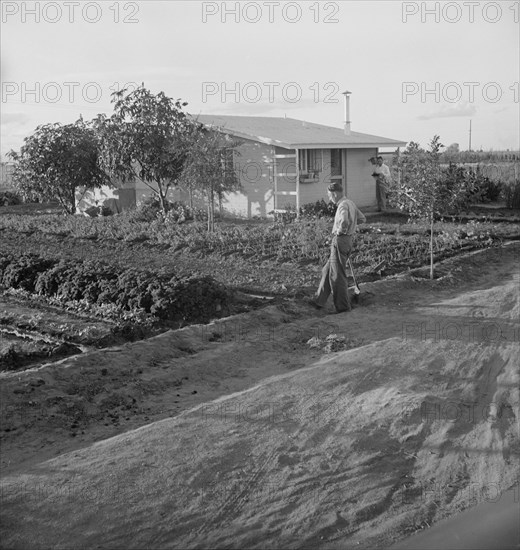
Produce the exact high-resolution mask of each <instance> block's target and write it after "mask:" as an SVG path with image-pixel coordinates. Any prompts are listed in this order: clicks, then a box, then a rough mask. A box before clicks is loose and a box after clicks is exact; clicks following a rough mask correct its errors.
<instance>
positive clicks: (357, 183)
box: [343, 149, 377, 208]
mask: <svg viewBox="0 0 520 550" xmlns="http://www.w3.org/2000/svg"><path fill="white" fill-rule="evenodd" d="M376 155H377V149H347V150H346V156H347V162H346V168H347V170H346V174H347V185H346V190H345V191H346V193H345V194H346V195H347V197H348V198H349V199H351V200H353V201H354V202H355V203H356V205H357V206H358V207H360V208H366V207H371V206H375V205H376V204H377V202H376V183H375V180H374V178H373V177H372V172H373V170H372V168H373V166H372V165H371V164H370V162H368V159H369V158H370V157H374V156H376ZM343 171H344V172H345V169H343Z"/></svg>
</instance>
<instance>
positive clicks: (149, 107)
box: [95, 85, 193, 213]
mask: <svg viewBox="0 0 520 550" xmlns="http://www.w3.org/2000/svg"><path fill="white" fill-rule="evenodd" d="M112 96H113V97H112V103H114V114H113V115H112V116H111V117H110V118H107V117H106V116H105V115H99V116H98V117H97V119H96V121H95V123H96V128H97V130H98V132H99V135H100V138H101V151H100V158H101V164H102V166H103V167H104V168H105V169H106V170H107V171H108V172H109V173H110V174H111V175H113V176H115V177H117V178H119V179H120V180H121V181H123V182H125V181H128V180H133V179H139V180H141V181H142V182H144V183H145V184H146V185H147V186H148V187H149V188H150V189H151V190H152V191H153V192H154V193H155V194H156V195H157V197H158V199H159V202H160V204H161V209H162V211H163V213H166V211H167V209H168V202H167V200H166V197H167V195H168V191H169V190H170V189H171V188H172V187H174V186H175V185H177V180H178V178H179V176H180V175H181V173H182V171H183V168H184V163H185V161H186V156H187V154H188V149H189V138H190V137H191V136H192V135H193V121H192V120H191V119H190V118H189V117H188V115H187V114H186V113H184V112H183V111H182V108H183V107H184V106H186V105H187V103H181V102H180V100H176V101H174V100H173V99H171V98H169V97H167V96H166V95H165V94H164V92H160V93H158V94H157V95H154V94H152V93H151V92H150V91H149V90H147V89H146V88H145V87H144V85H142V86H140V87H139V88H137V89H136V90H134V91H133V92H130V93H127V91H126V90H121V91H119V92H115V93H113V94H112Z"/></svg>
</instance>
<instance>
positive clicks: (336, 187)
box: [327, 181, 343, 193]
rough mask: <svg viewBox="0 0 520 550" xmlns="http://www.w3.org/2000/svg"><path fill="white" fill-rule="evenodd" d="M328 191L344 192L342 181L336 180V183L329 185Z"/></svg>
mask: <svg viewBox="0 0 520 550" xmlns="http://www.w3.org/2000/svg"><path fill="white" fill-rule="evenodd" d="M327 191H330V192H331V193H334V191H338V192H339V193H342V192H343V186H342V185H341V183H339V182H337V181H335V182H334V183H331V184H330V185H329V186H328V187H327Z"/></svg>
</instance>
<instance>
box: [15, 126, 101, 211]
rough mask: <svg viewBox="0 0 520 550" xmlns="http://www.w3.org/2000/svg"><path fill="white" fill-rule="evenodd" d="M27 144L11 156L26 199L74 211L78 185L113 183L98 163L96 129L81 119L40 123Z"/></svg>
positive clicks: (27, 138) (25, 140) (26, 140)
mask: <svg viewBox="0 0 520 550" xmlns="http://www.w3.org/2000/svg"><path fill="white" fill-rule="evenodd" d="M24 143H25V144H24V145H23V146H22V148H21V150H20V153H16V152H15V151H10V152H9V153H8V156H9V157H10V158H12V159H13V160H14V162H15V169H14V173H13V181H14V183H15V186H16V187H17V188H18V189H19V190H20V192H21V194H22V195H23V196H24V198H26V199H28V198H29V199H34V198H37V199H38V200H40V201H54V200H57V201H58V202H59V203H60V205H61V206H62V207H63V209H64V210H65V212H67V213H69V214H74V213H75V212H76V190H77V189H78V188H80V187H84V188H85V189H94V188H96V187H101V186H102V185H104V184H110V180H109V178H108V176H107V174H106V173H105V172H104V171H103V170H102V169H101V168H100V166H99V162H98V160H99V158H98V139H97V136H96V132H95V131H94V129H93V128H92V125H91V124H89V123H86V122H84V121H83V119H82V118H80V119H79V120H77V121H76V122H75V123H74V124H66V125H64V126H62V125H61V124H59V123H55V124H46V125H42V126H38V127H37V128H36V131H35V132H34V134H33V135H31V136H29V137H26V138H25V139H24Z"/></svg>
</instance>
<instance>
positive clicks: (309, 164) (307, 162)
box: [300, 149, 322, 173]
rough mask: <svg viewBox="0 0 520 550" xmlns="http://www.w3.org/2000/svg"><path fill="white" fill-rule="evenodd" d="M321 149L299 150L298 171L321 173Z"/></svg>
mask: <svg viewBox="0 0 520 550" xmlns="http://www.w3.org/2000/svg"><path fill="white" fill-rule="evenodd" d="M321 166H322V153H321V149H301V150H300V171H302V172H307V173H310V172H314V173H317V172H321V170H322V167H321Z"/></svg>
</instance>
